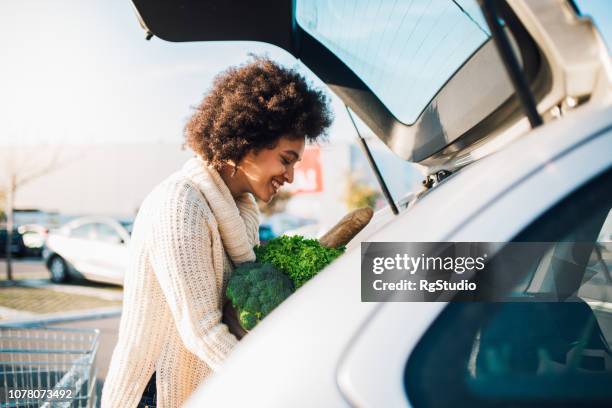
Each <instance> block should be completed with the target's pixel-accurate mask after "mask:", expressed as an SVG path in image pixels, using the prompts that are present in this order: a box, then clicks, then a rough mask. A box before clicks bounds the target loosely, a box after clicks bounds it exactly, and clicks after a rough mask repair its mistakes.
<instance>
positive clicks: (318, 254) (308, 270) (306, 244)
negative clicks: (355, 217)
mask: <svg viewBox="0 0 612 408" xmlns="http://www.w3.org/2000/svg"><path fill="white" fill-rule="evenodd" d="M345 249H346V248H345V247H340V248H327V247H324V246H322V245H321V244H320V243H319V241H317V240H316V239H306V238H304V237H302V236H299V235H295V236H285V235H282V236H280V237H277V238H274V239H272V240H270V241H268V243H267V244H266V245H263V246H258V247H255V255H256V256H257V261H258V262H261V263H270V264H272V265H274V266H275V267H276V268H278V269H279V270H280V271H282V272H284V273H286V274H287V276H289V278H291V280H292V281H293V284H294V285H295V288H296V289H297V288H299V287H300V286H302V285H303V284H304V283H306V282H307V281H308V280H309V279H310V278H312V277H313V276H315V275H316V274H317V273H318V272H319V271H320V270H321V269H323V268H324V267H325V266H327V265H328V264H329V263H330V262H331V261H333V260H334V259H336V258H337V257H338V256H340V255H341V254H342V253H343V252H344V251H345Z"/></svg>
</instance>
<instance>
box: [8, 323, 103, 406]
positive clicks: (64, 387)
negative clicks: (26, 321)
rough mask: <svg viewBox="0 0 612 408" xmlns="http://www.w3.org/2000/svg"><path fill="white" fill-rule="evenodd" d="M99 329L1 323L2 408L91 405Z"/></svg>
mask: <svg viewBox="0 0 612 408" xmlns="http://www.w3.org/2000/svg"><path fill="white" fill-rule="evenodd" d="M99 335H100V332H99V330H96V329H72V328H50V327H44V328H19V327H10V328H8V327H0V408H8V407H45V408H46V407H61V408H64V407H66V408H67V407H95V406H96V389H95V388H96V366H95V358H96V351H97V349H98V344H99Z"/></svg>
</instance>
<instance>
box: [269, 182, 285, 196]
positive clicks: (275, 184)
mask: <svg viewBox="0 0 612 408" xmlns="http://www.w3.org/2000/svg"><path fill="white" fill-rule="evenodd" d="M270 184H271V185H272V191H273V192H274V194H276V193H278V190H279V189H280V188H281V187H282V186H283V183H280V182H279V181H278V180H275V179H272V182H271V183H270Z"/></svg>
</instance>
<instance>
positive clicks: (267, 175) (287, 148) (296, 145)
mask: <svg viewBox="0 0 612 408" xmlns="http://www.w3.org/2000/svg"><path fill="white" fill-rule="evenodd" d="M304 145H305V138H304V137H298V138H295V139H293V138H292V139H290V138H288V137H284V136H283V137H281V138H280V139H279V141H278V143H277V144H276V147H274V148H272V149H262V150H260V151H258V152H256V153H254V152H249V153H247V155H246V156H245V157H244V158H243V159H242V160H241V161H240V164H239V166H238V169H239V171H241V172H242V173H243V174H242V176H244V177H245V182H246V184H247V189H248V190H249V191H250V192H251V193H252V194H253V195H254V196H255V197H257V198H258V199H260V200H262V201H264V202H268V201H270V200H271V199H272V197H273V196H274V195H275V194H276V193H277V192H278V191H279V189H280V188H281V186H282V185H283V184H284V183H292V182H293V167H294V166H295V164H296V163H297V162H298V161H300V160H301V159H302V155H303V154H304Z"/></svg>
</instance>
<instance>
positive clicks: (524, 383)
mask: <svg viewBox="0 0 612 408" xmlns="http://www.w3.org/2000/svg"><path fill="white" fill-rule="evenodd" d="M133 3H134V5H135V6H136V9H137V11H138V14H139V17H140V20H141V23H142V25H143V27H145V28H146V30H147V31H148V32H149V34H151V35H157V36H159V37H161V38H162V39H166V40H170V41H214V40H254V41H265V42H269V43H272V44H274V45H276V46H279V47H281V48H283V49H285V50H287V51H288V52H290V53H292V54H293V55H294V56H295V57H296V58H299V59H300V60H301V61H302V62H303V63H304V64H305V65H306V66H308V68H310V69H311V70H312V71H313V72H314V73H315V74H317V75H318V76H319V77H320V78H321V79H322V80H323V81H324V82H325V83H327V84H328V85H329V87H330V88H331V89H332V90H333V91H334V92H335V93H336V94H337V95H338V96H339V97H340V98H341V99H342V100H343V102H344V103H345V104H346V105H347V107H348V108H349V112H350V113H351V115H353V116H354V117H355V118H359V119H360V120H361V121H363V123H364V124H365V126H366V127H367V128H369V130H370V131H371V132H372V133H373V134H375V135H376V137H377V138H378V139H379V140H380V141H382V142H384V143H385V144H386V145H387V146H388V147H389V149H390V150H392V151H393V152H394V153H395V154H396V155H397V156H398V157H399V158H400V159H401V160H406V161H411V162H415V163H419V164H420V165H422V166H424V167H425V168H426V169H427V174H428V176H427V178H426V179H425V180H424V186H425V187H424V191H423V192H420V193H419V194H417V195H416V196H415V195H414V194H409V192H403V193H402V192H396V191H388V189H387V188H386V183H385V180H387V181H388V180H389V178H391V177H394V176H397V175H394V174H389V173H388V172H387V173H386V174H382V173H380V172H379V171H378V168H379V165H378V164H379V163H376V160H375V158H373V157H372V156H368V157H369V161H370V164H371V166H372V170H373V171H374V172H375V173H377V176H378V179H379V180H380V182H381V188H382V190H383V193H384V194H385V196H386V198H387V200H388V203H389V205H388V206H387V207H386V208H383V209H381V210H379V211H377V212H376V213H375V215H374V217H373V219H372V221H371V222H370V224H369V225H368V226H367V227H366V228H365V229H364V230H362V231H361V232H360V233H359V234H358V235H357V236H356V237H355V238H354V239H353V240H352V241H351V242H350V243H349V245H348V247H347V251H346V253H345V254H344V255H343V256H341V257H339V258H338V259H337V260H336V261H334V262H333V263H332V264H331V265H329V266H328V267H327V268H326V269H324V270H323V271H322V272H321V273H320V274H319V275H317V276H316V277H314V278H313V279H312V280H311V281H309V282H308V283H307V284H306V285H304V286H303V287H301V288H300V289H299V290H298V291H297V292H296V293H295V294H293V295H292V296H291V297H290V298H289V299H287V300H286V301H285V302H284V303H283V304H281V305H280V306H279V307H278V308H277V309H275V310H274V311H273V312H272V313H271V314H270V315H268V316H267V317H266V318H265V319H264V320H263V321H262V322H261V323H260V324H259V325H258V326H257V327H256V328H255V329H254V330H252V331H251V332H250V333H249V334H248V335H247V336H246V337H245V338H244V339H243V340H241V342H240V344H239V345H238V346H237V347H236V349H235V350H234V351H233V352H232V354H231V355H230V356H229V358H228V360H227V361H226V362H225V364H224V366H223V369H222V370H221V371H220V372H219V373H217V374H216V375H215V376H213V377H212V378H211V379H210V380H209V381H207V382H206V384H205V385H204V386H203V387H202V388H200V389H199V390H198V391H196V392H195V393H194V395H193V396H192V398H191V399H190V401H189V402H188V403H187V404H186V406H188V407H200V406H251V407H285V406H292V407H294V406H299V407H311V406H325V407H335V406H338V407H340V406H359V407H362V406H363V407H399V406H407V405H413V406H428V407H443V406H449V407H450V406H457V405H458V404H459V405H465V406H538V407H542V406H551V407H552V406H570V405H571V406H610V405H612V388H611V387H610V386H609V385H610V384H611V383H612V351H611V349H610V347H611V346H612V302H611V301H610V297H609V296H610V295H612V290H611V289H612V287H611V283H610V282H612V279H611V278H610V273H609V269H610V264H611V260H612V256H611V252H610V248H609V246H606V245H605V244H604V243H603V242H597V237H598V236H599V237H602V236H603V237H605V236H609V232H608V233H605V232H602V230H603V229H605V228H606V227H605V226H606V225H608V226H609V225H610V221H609V220H608V221H606V218H608V217H609V213H610V208H611V206H612V154H611V153H612V68H611V61H610V55H609V51H608V49H607V48H606V46H605V44H604V42H603V41H602V38H601V36H600V34H599V33H598V31H597V30H596V28H595V26H594V24H593V22H592V20H591V19H589V18H588V17H585V16H583V15H581V14H580V10H579V9H578V8H577V7H576V5H575V4H574V2H571V1H565V0H538V1H527V0H508V1H507V2H495V3H496V4H497V5H498V6H497V7H494V8H493V9H492V8H489V7H490V6H491V4H492V3H493V2H489V1H485V2H483V3H484V4H486V5H487V6H486V7H487V8H486V10H487V13H485V14H484V15H483V14H482V13H481V11H480V8H479V5H478V3H476V2H475V1H469V0H460V1H444V0H439V1H438V0H423V1H421V0H413V1H406V2H403V1H393V2H386V1H383V2H378V3H376V2H372V3H371V2H324V1H302V0H297V1H295V2H291V1H288V0H276V1H271V2H267V3H266V5H265V6H263V5H262V6H261V7H259V8H253V7H252V6H251V4H250V3H249V2H238V3H231V4H229V3H225V2H221V1H213V2H208V3H207V4H206V6H204V5H202V3H201V2H198V1H184V2H181V4H180V6H177V5H175V4H172V3H168V2H155V1H142V0H134V1H133ZM211 3H214V7H213V5H211ZM485 16H486V17H487V18H485ZM487 21H488V23H487ZM507 72H511V73H512V81H511V80H510V79H509V76H508V75H507ZM361 130H363V129H361ZM362 134H363V132H362ZM358 141H359V143H360V144H361V145H362V147H363V148H364V150H365V151H366V154H367V153H368V147H369V144H370V143H373V142H372V141H371V140H368V139H367V138H363V137H361V136H360V137H359V138H358ZM449 241H450V242H494V243H498V245H497V247H498V251H503V250H504V248H506V247H507V246H508V245H507V244H508V243H510V242H513V241H523V242H549V243H550V245H548V246H546V251H544V252H543V253H542V254H541V256H540V257H538V258H537V259H535V260H534V261H533V262H531V263H530V264H529V265H526V266H524V267H523V268H520V269H517V270H516V271H514V274H513V276H511V277H509V279H508V282H506V283H505V284H504V285H502V286H501V287H500V290H501V291H502V292H503V293H513V294H514V295H516V296H519V297H523V298H524V299H527V298H530V299H531V298H534V297H535V298H537V297H538V296H543V295H546V294H548V293H549V291H550V290H552V289H551V288H554V289H555V290H560V287H557V286H555V285H558V284H563V285H564V287H563V290H564V291H568V293H572V294H575V296H574V297H573V298H572V299H571V300H572V302H570V303H550V302H548V303H547V302H543V303H531V302H519V303H499V304H496V303H490V304H486V303H478V302H475V303H460V302H394V301H392V300H394V299H393V298H390V299H389V300H391V301H389V302H364V301H362V296H361V294H362V288H361V276H360V274H361V261H362V256H361V248H360V244H361V243H364V242H449ZM560 241H567V242H570V243H572V242H582V243H585V242H586V243H591V244H592V246H591V249H592V252H591V253H588V254H586V255H587V256H586V257H585V256H582V255H585V254H579V253H578V252H579V251H574V250H570V251H569V253H570V254H571V255H572V256H576V255H577V253H578V255H580V256H577V257H576V258H574V259H572V262H565V263H564V262H563V261H564V258H563V257H564V256H567V254H566V253H562V251H561V250H560V249H559V247H558V246H557V245H555V242H560ZM425 255H427V254H425ZM491 255H492V256H493V257H495V255H496V253H492V254H491ZM478 278H479V277H478V276H476V278H475V279H478ZM236 387H238V388H239V389H240V392H236Z"/></svg>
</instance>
